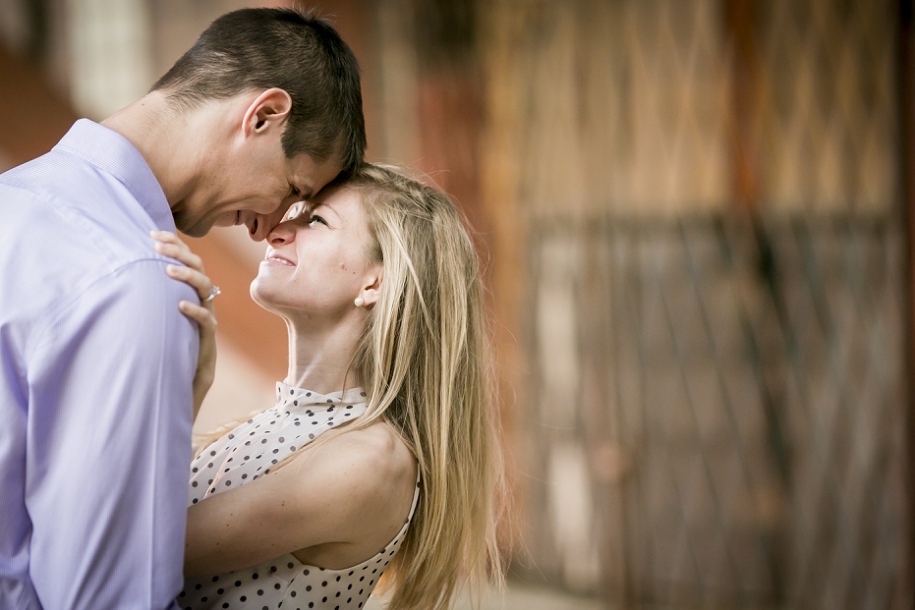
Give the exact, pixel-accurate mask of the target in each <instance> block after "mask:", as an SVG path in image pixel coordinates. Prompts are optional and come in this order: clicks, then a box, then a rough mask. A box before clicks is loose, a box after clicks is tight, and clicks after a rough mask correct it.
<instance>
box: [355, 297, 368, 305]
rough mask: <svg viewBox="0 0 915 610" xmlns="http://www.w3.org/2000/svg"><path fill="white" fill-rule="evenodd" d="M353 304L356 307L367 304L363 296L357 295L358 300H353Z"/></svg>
mask: <svg viewBox="0 0 915 610" xmlns="http://www.w3.org/2000/svg"><path fill="white" fill-rule="evenodd" d="M353 304H354V305H355V306H356V307H362V306H363V305H365V301H363V300H362V297H356V300H355V301H353Z"/></svg>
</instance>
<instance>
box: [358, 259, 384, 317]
mask: <svg viewBox="0 0 915 610" xmlns="http://www.w3.org/2000/svg"><path fill="white" fill-rule="evenodd" d="M382 279H384V266H383V265H381V264H380V263H379V264H378V265H376V266H375V268H374V269H373V270H372V272H371V273H370V274H369V275H368V276H367V278H366V281H365V284H364V285H363V286H362V290H361V291H359V296H360V297H362V302H363V303H364V304H365V307H371V306H372V305H374V304H375V303H377V302H378V299H380V298H381V280H382Z"/></svg>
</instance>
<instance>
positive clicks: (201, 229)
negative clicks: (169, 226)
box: [175, 216, 213, 237]
mask: <svg viewBox="0 0 915 610" xmlns="http://www.w3.org/2000/svg"><path fill="white" fill-rule="evenodd" d="M175 226H176V227H178V230H179V231H181V232H182V233H184V234H185V235H187V236H188V237H203V236H204V235H206V234H207V233H208V232H209V231H210V229H212V228H213V223H211V222H205V221H202V220H200V221H197V222H189V221H188V220H187V219H186V218H181V217H179V216H175Z"/></svg>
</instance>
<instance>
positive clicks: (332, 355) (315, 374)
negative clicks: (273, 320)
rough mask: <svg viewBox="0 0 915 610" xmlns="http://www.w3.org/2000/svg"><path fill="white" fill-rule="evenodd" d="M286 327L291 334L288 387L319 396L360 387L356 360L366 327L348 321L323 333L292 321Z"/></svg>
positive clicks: (312, 327) (287, 322) (288, 321)
mask: <svg viewBox="0 0 915 610" xmlns="http://www.w3.org/2000/svg"><path fill="white" fill-rule="evenodd" d="M286 326H287V329H288V331H289V370H288V372H287V376H286V380H285V382H286V383H287V384H289V385H293V386H296V387H300V388H306V389H309V390H312V391H314V392H318V393H319V394H330V393H331V392H339V391H341V390H343V389H348V388H354V387H358V386H359V384H360V380H359V379H358V377H357V375H356V372H355V371H354V370H353V369H352V360H353V354H354V353H355V351H356V345H357V344H358V341H359V338H360V336H361V334H362V328H363V326H361V325H360V326H358V327H357V326H356V325H355V324H352V323H349V324H347V323H345V322H344V323H341V324H337V325H335V326H333V327H332V328H330V329H326V330H323V331H319V330H317V329H315V328H314V326H311V325H310V326H308V327H307V328H306V327H305V325H303V324H297V323H295V322H293V321H290V320H287V321H286ZM344 386H345V387H344Z"/></svg>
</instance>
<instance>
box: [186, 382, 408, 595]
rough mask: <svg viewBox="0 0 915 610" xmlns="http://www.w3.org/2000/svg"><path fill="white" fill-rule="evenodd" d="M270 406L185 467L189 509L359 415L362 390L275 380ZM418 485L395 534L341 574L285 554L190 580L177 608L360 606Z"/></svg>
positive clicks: (393, 548) (396, 542) (394, 545)
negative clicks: (321, 389)
mask: <svg viewBox="0 0 915 610" xmlns="http://www.w3.org/2000/svg"><path fill="white" fill-rule="evenodd" d="M276 391H277V399H276V405H274V406H273V407H272V408H270V409H268V410H266V411H264V412H263V413H260V414H258V415H256V416H255V417H253V418H252V419H249V420H248V421H247V422H245V423H243V424H241V425H239V426H237V427H236V428H234V429H233V430H231V431H230V432H228V433H227V434H225V435H224V436H222V437H220V438H219V439H217V440H216V441H215V442H213V443H212V444H211V445H210V446H208V447H207V448H206V449H204V450H203V451H201V452H200V454H199V455H198V456H197V457H195V458H194V460H193V461H192V462H191V477H190V483H189V487H188V505H189V506H190V505H192V504H196V503H197V502H199V501H200V500H202V499H204V498H207V497H209V496H211V495H214V494H218V493H222V492H224V491H229V490H231V489H232V488H233V487H238V486H239V485H244V484H245V483H248V482H250V481H253V480H255V479H257V478H258V477H261V476H263V475H265V474H267V473H269V472H270V468H271V467H273V466H274V465H276V464H278V463H279V461H280V460H281V459H283V458H285V457H286V456H288V455H289V454H291V453H294V452H295V451H296V450H297V449H300V448H301V447H303V446H304V445H307V444H308V443H309V442H311V441H312V440H314V439H315V438H317V437H318V436H319V435H320V434H321V433H323V432H326V431H328V430H330V429H332V428H333V427H334V426H337V425H340V424H343V423H345V422H347V421H350V420H353V419H356V418H357V417H359V416H360V415H362V414H363V413H364V412H365V409H366V399H365V392H363V391H362V389H361V388H355V389H351V390H347V391H346V393H345V394H344V393H341V392H335V393H333V394H327V395H321V394H317V393H315V392H311V391H309V390H304V389H301V388H295V387H291V386H288V385H286V384H285V383H282V382H278V383H277V384H276ZM419 490H420V484H419V480H418V477H417V484H416V490H415V491H414V494H413V505H412V507H411V508H410V514H409V516H408V517H407V520H406V522H405V523H404V525H403V527H402V528H401V530H400V532H398V533H397V535H396V536H395V537H394V539H393V540H391V542H389V543H388V544H387V545H385V547H384V548H383V549H381V550H380V551H379V552H378V553H376V554H375V555H374V556H373V557H370V558H369V559H366V560H365V561H363V562H362V563H360V564H357V565H355V566H352V567H350V568H346V569H343V570H329V569H324V568H318V567H315V566H309V565H305V564H303V563H302V562H300V561H299V560H298V559H296V558H295V557H294V556H293V555H292V554H289V553H287V554H285V555H282V556H280V557H276V558H275V559H271V560H269V561H265V562H263V563H260V564H258V565H256V566H253V567H249V568H245V569H242V570H236V571H234V572H227V573H224V574H216V575H212V576H205V577H195V578H188V579H187V580H185V582H184V590H183V591H181V593H180V594H179V595H178V598H177V602H178V605H179V607H180V608H183V609H185V610H202V609H205V608H206V609H208V608H214V609H239V608H245V609H247V608H251V609H255V610H273V609H283V610H286V609H290V610H311V609H319V610H358V609H359V608H362V607H363V606H364V605H365V602H366V600H367V599H368V597H369V595H370V594H371V593H372V589H374V588H375V585H376V584H378V579H379V578H380V577H381V574H382V573H383V572H384V569H385V568H386V567H387V566H388V564H389V563H390V562H391V560H392V559H393V558H394V555H396V554H397V551H398V550H400V547H401V545H402V544H403V540H404V538H405V536H406V534H407V530H408V528H409V526H410V521H411V520H412V518H413V513H414V512H415V510H416V504H417V502H418V500H419Z"/></svg>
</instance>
